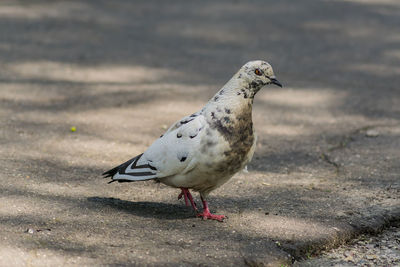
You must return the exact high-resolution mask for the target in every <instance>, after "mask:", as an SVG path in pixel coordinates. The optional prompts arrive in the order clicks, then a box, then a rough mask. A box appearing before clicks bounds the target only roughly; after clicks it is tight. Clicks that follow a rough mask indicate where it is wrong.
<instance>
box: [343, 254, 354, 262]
mask: <svg viewBox="0 0 400 267" xmlns="http://www.w3.org/2000/svg"><path fill="white" fill-rule="evenodd" d="M344 260H345V261H347V262H348V261H350V262H354V258H353V256H351V255H349V256H347V257H346V258H345V259H344Z"/></svg>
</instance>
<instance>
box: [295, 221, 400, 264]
mask: <svg viewBox="0 0 400 267" xmlns="http://www.w3.org/2000/svg"><path fill="white" fill-rule="evenodd" d="M294 266H298V267H300V266H301V267H307V266H310V267H312V266H313V267H314V266H337V267H339V266H343V267H354V266H400V228H399V227H390V228H389V229H386V230H385V231H383V232H382V233H381V234H379V235H377V236H369V235H361V236H360V237H358V238H357V239H355V240H352V241H351V242H350V243H349V244H346V245H343V246H340V247H339V248H336V249H333V250H331V251H329V252H325V253H323V254H322V255H320V256H319V257H316V258H313V259H310V260H306V261H301V262H296V263H295V264H294Z"/></svg>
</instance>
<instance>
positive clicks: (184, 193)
mask: <svg viewBox="0 0 400 267" xmlns="http://www.w3.org/2000/svg"><path fill="white" fill-rule="evenodd" d="M181 190H182V192H181V193H180V194H179V196H178V199H181V198H182V196H184V197H185V204H186V206H189V203H188V199H189V201H190V204H191V205H192V208H193V210H194V211H195V212H197V207H196V203H195V202H194V200H193V197H192V194H190V191H189V189H187V188H183V187H181Z"/></svg>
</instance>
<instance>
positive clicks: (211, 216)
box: [197, 210, 225, 222]
mask: <svg viewBox="0 0 400 267" xmlns="http://www.w3.org/2000/svg"><path fill="white" fill-rule="evenodd" d="M197 217H202V218H203V220H207V219H210V220H217V221H219V222H223V221H224V219H225V216H224V215H215V214H212V213H210V211H206V210H204V211H203V212H201V213H197Z"/></svg>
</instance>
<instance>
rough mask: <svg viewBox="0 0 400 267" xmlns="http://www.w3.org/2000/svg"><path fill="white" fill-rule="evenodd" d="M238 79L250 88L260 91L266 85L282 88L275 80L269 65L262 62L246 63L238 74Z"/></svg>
mask: <svg viewBox="0 0 400 267" xmlns="http://www.w3.org/2000/svg"><path fill="white" fill-rule="evenodd" d="M238 75H239V76H238V77H239V79H243V80H244V81H245V82H246V83H248V84H249V85H250V86H251V87H254V88H257V89H260V88H261V87H262V86H264V85H267V84H275V85H277V86H279V87H282V84H281V83H280V82H279V81H278V80H277V79H276V77H275V74H274V71H273V70H272V67H271V65H270V64H269V63H267V62H265V61H262V60H254V61H250V62H247V63H246V64H245V65H244V66H243V67H242V68H241V69H240V70H239V73H238Z"/></svg>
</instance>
